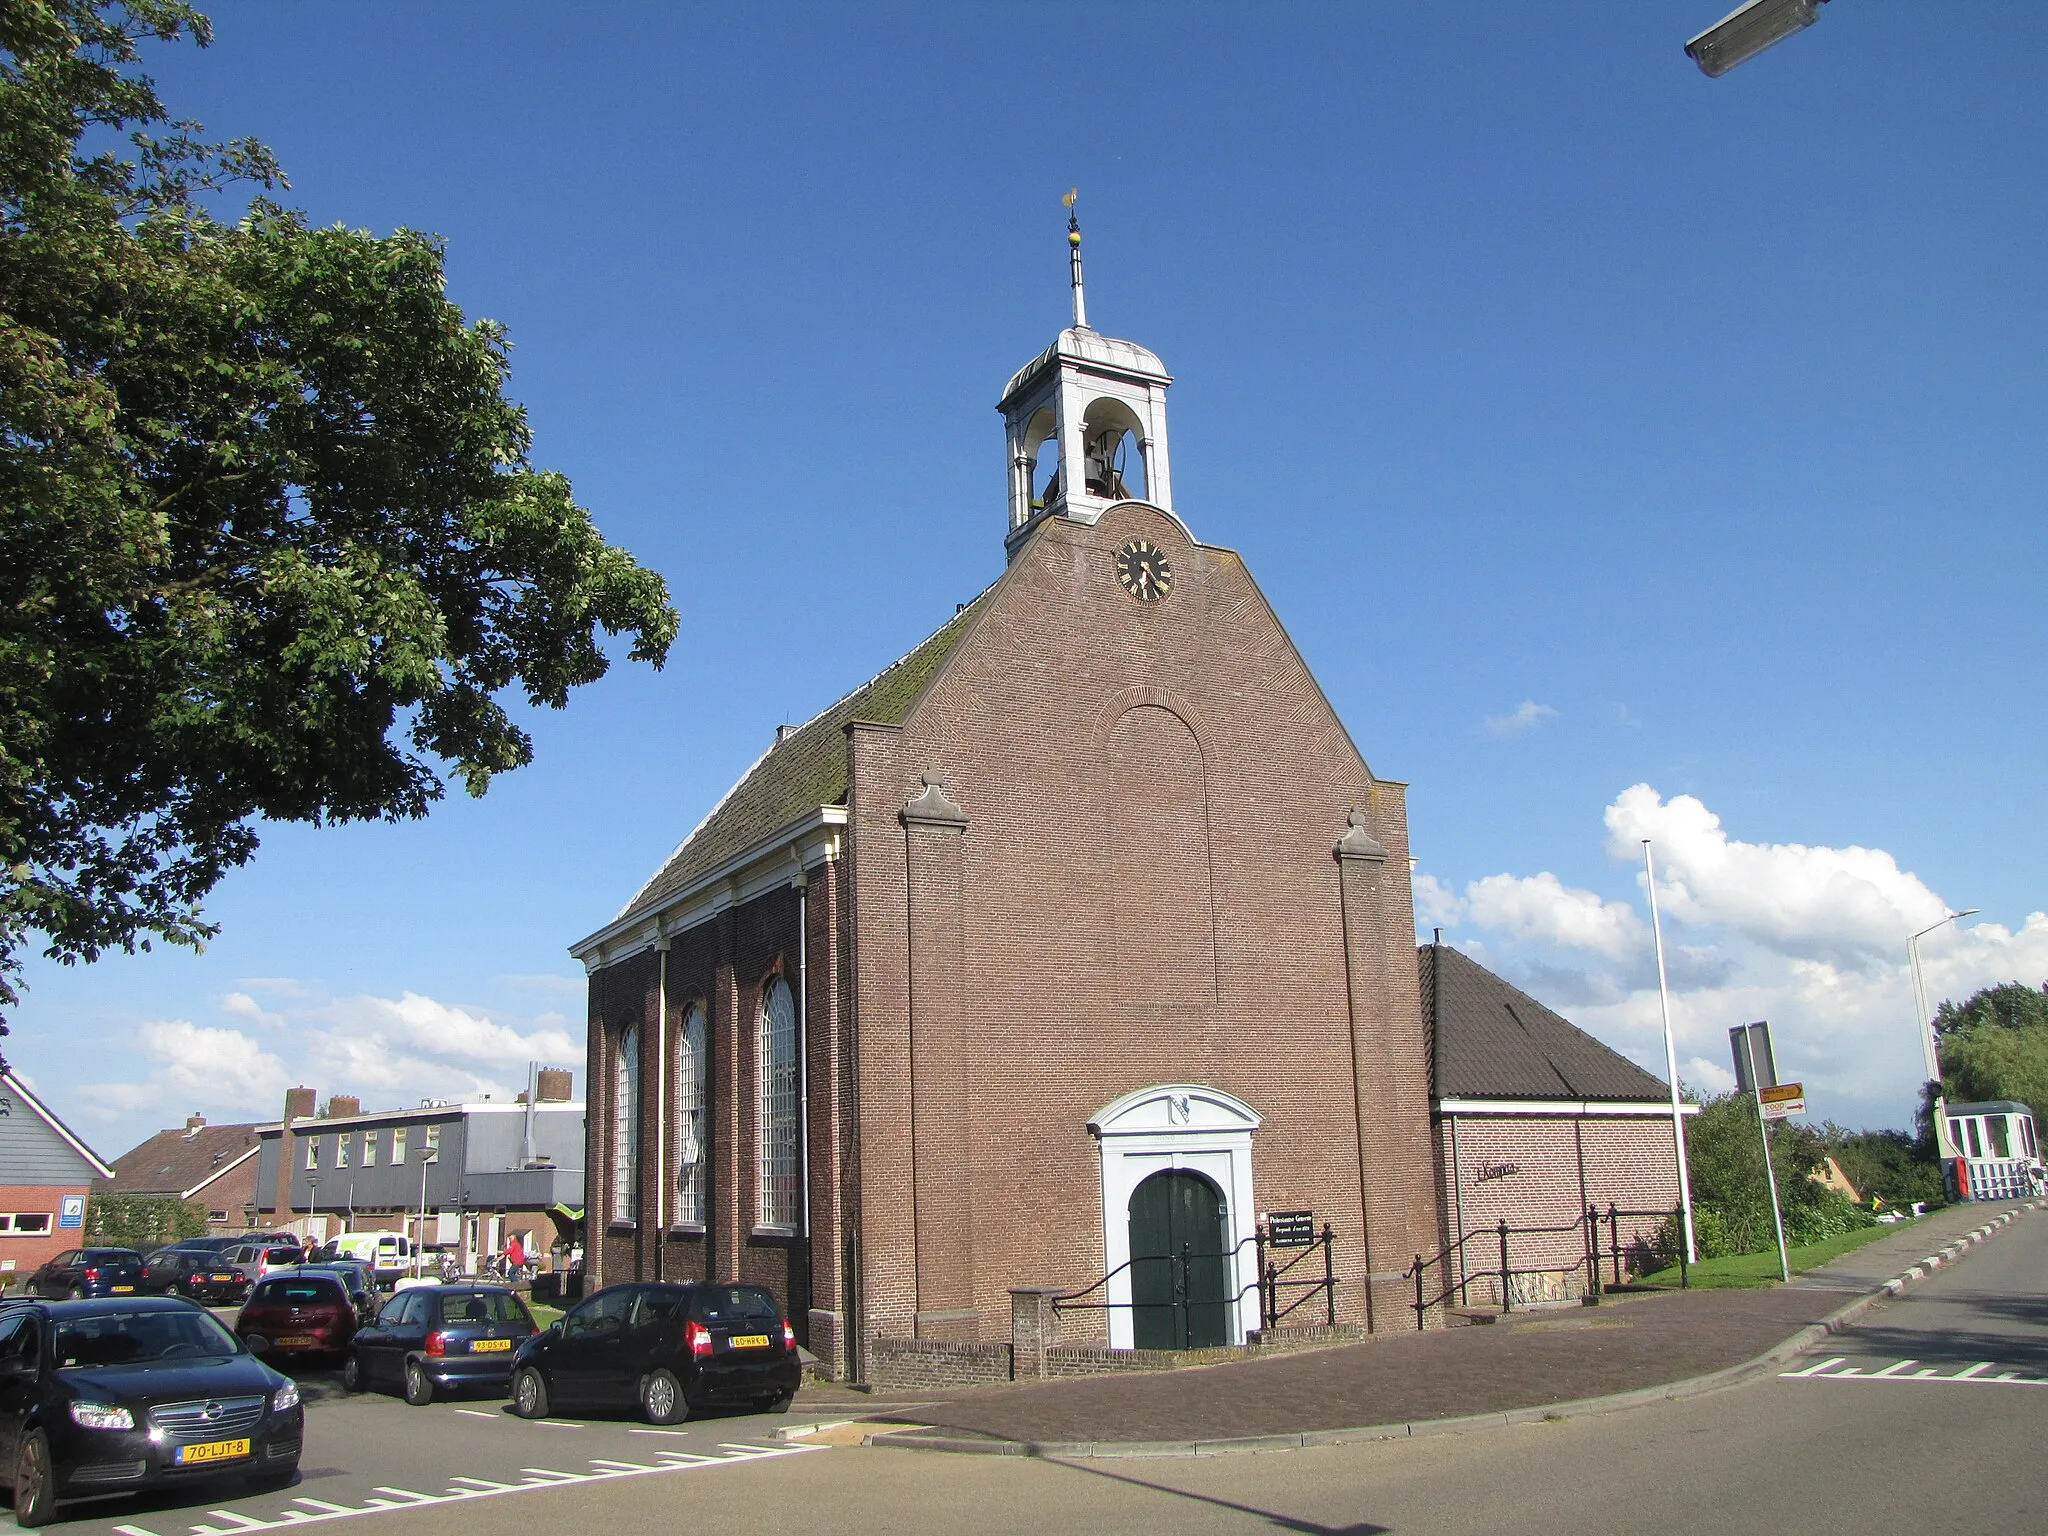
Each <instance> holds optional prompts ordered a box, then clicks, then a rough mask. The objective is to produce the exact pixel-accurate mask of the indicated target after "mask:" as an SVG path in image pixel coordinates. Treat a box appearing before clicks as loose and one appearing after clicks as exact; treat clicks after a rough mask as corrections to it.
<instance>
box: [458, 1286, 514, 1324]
mask: <svg viewBox="0 0 2048 1536" xmlns="http://www.w3.org/2000/svg"><path fill="white" fill-rule="evenodd" d="M441 1321H442V1322H444V1323H446V1324H448V1325H449V1326H450V1327H452V1328H460V1327H462V1326H463V1325H464V1324H479V1323H523V1322H526V1321H527V1316H526V1309H525V1308H524V1307H522V1306H520V1305H519V1298H518V1297H516V1296H513V1295H510V1294H509V1293H507V1292H505V1291H472V1292H470V1293H469V1294H468V1295H463V1294H461V1293H460V1292H458V1293H456V1294H455V1295H452V1296H443V1297H442V1298H441Z"/></svg>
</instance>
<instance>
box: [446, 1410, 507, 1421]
mask: <svg viewBox="0 0 2048 1536" xmlns="http://www.w3.org/2000/svg"><path fill="white" fill-rule="evenodd" d="M455 1411H456V1412H457V1413H463V1414H467V1415H469V1417H470V1418H472V1419H502V1418H503V1417H505V1415H503V1414H502V1413H485V1412H484V1411H483V1410H482V1409H481V1408H458V1409H456V1410H455Z"/></svg>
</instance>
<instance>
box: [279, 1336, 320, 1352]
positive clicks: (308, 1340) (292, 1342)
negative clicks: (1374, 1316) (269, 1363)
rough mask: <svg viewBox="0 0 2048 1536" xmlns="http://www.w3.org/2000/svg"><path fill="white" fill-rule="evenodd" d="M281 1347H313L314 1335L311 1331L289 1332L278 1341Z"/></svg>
mask: <svg viewBox="0 0 2048 1536" xmlns="http://www.w3.org/2000/svg"><path fill="white" fill-rule="evenodd" d="M277 1344H278V1348H280V1349H311V1348H312V1347H313V1335H311V1334H310V1333H288V1334H286V1335H285V1336H284V1337H283V1338H281V1339H279V1340H278V1341H277Z"/></svg>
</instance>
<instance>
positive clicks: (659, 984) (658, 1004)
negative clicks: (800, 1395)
mask: <svg viewBox="0 0 2048 1536" xmlns="http://www.w3.org/2000/svg"><path fill="white" fill-rule="evenodd" d="M654 947H655V949H656V950H657V951H658V952H659V953H660V955H661V970H660V974H659V977H658V978H657V979H656V981H655V983H654V1278H655V1279H657V1280H659V1279H660V1278H661V1250H662V1249H663V1248H664V1247H666V1246H667V1232H668V1226H667V1222H666V1221H665V1220H664V1218H665V1217H666V1216H667V1214H668V1202H667V1200H666V1198H665V1197H666V1196H667V1194H668V935H667V934H665V933H664V934H661V935H660V937H658V938H657V939H655V941H654ZM640 1140H641V1143H642V1144H643V1145H644V1144H645V1143H646V1141H647V1137H646V1135H645V1133H644V1132H643V1133H642V1135H641V1137H640Z"/></svg>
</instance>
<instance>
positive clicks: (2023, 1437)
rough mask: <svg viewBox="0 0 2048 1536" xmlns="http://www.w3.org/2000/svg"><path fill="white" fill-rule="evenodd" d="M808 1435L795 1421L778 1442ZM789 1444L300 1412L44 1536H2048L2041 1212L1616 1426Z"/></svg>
mask: <svg viewBox="0 0 2048 1536" xmlns="http://www.w3.org/2000/svg"><path fill="white" fill-rule="evenodd" d="M316 1385H317V1383H316ZM804 1417H805V1415H804V1414H803V1412H802V1410H801V1407H800V1408H799V1410H798V1411H797V1413H796V1415H795V1416H794V1419H795V1421H796V1422H801V1421H802V1419H803V1418H804ZM788 1422H791V1421H790V1420H782V1419H775V1418H766V1417H749V1418H732V1419H718V1420H712V1421H709V1422H705V1423H689V1424H685V1425H683V1426H681V1427H680V1428H681V1431H682V1432H681V1433H680V1434H677V1433H674V1432H669V1433H667V1434H663V1435H653V1434H649V1433H647V1432H645V1430H644V1427H643V1426H639V1425H637V1424H633V1423H631V1422H628V1421H624V1420H621V1421H617V1422H597V1421H592V1420H588V1419H578V1420H571V1421H567V1423H568V1424H574V1425H577V1426H579V1427H576V1428H569V1427H566V1424H565V1425H562V1426H550V1425H547V1424H529V1423H526V1422H524V1421H522V1420H518V1419H514V1418H512V1417H511V1416H510V1415H509V1414H506V1413H505V1412H504V1411H503V1409H502V1405H500V1404H497V1403H460V1404H452V1405H450V1404H436V1405H434V1406H433V1407H430V1408H426V1409H412V1408H408V1407H406V1406H405V1405H404V1404H403V1403H402V1402H399V1401H398V1400H396V1399H394V1398H386V1397H376V1398H353V1399H343V1398H340V1397H339V1394H338V1393H336V1394H334V1395H333V1396H327V1397H323V1398H322V1399H321V1400H320V1401H317V1402H315V1403H314V1404H313V1405H312V1409H311V1414H310V1418H309V1424H308V1430H307V1461H306V1463H305V1466H306V1472H305V1476H304V1478H303V1479H302V1481H301V1483H300V1484H299V1485H297V1486H295V1487H292V1488H289V1489H286V1490H284V1491H283V1492H281V1493H277V1494H272V1495H269V1496H266V1497H245V1496H241V1495H239V1493H237V1492H236V1491H234V1490H232V1489H229V1490H227V1491H226V1492H225V1493H224V1494H223V1497H222V1498H221V1499H220V1500H218V1501H201V1502H199V1503H193V1502H190V1501H189V1500H187V1501H180V1502H179V1503H177V1504H170V1503H160V1504H157V1505H154V1506H143V1505H141V1504H139V1503H138V1502H135V1501H129V1502H126V1503H123V1504H111V1503H110V1504H105V1505H99V1506H76V1507H74V1508H73V1510H72V1512H71V1513H70V1515H69V1517H68V1518H67V1520H66V1522H65V1526H64V1528H65V1529H67V1530H80V1529H83V1530H91V1531H92V1532H94V1533H95V1536H97V1533H99V1532H102V1531H104V1532H116V1533H120V1536H145V1533H147V1536H234V1533H237V1532H240V1531H244V1530H270V1529H276V1528H278V1527H280V1526H282V1525H287V1524H290V1525H298V1524H309V1523H325V1522H329V1521H337V1520H346V1521H350V1522H357V1521H364V1522H368V1524H369V1525H370V1526H374V1527H376V1528H377V1533H378V1536H414V1533H421V1536H424V1533H429V1532H431V1533H433V1536H443V1533H450V1536H456V1533H459V1536H469V1533H472V1532H474V1533H476V1536H486V1533H488V1532H494V1531H498V1530H502V1529H504V1528H505V1527H506V1526H507V1525H508V1524H509V1525H516V1526H517V1527H520V1528H522V1529H541V1530H546V1529H549V1528H559V1529H568V1530H582V1529H587V1528H590V1527H598V1528H600V1529H602V1530H603V1531H604V1532H605V1536H657V1533H659V1536H672V1533H673V1531H674V1529H675V1528H676V1527H677V1526H678V1525H687V1526H689V1527H690V1528H693V1529H699V1530H715V1531H721V1532H723V1531H733V1532H748V1531H764V1532H768V1531H772V1532H819V1533H826V1532H832V1533H846V1532H881V1533H888V1536H902V1533H904V1532H914V1531H973V1532H974V1533H975V1536H999V1533H1003V1532H1010V1531H1016V1532H1031V1533H1035V1536H1036V1533H1043V1536H1060V1533H1067V1532H1072V1533H1076V1536H1079V1533H1084V1532H1085V1533H1087V1536H1098V1533H1100V1532H1103V1531H1105V1530H1112V1531H1114V1530H1137V1529H1153V1530H1167V1531H1177V1532H1178V1531H1186V1532H1212V1531H1213V1532H1240V1531H1274V1530H1280V1531H1298V1532H1311V1533H1365V1532H1381V1531H1392V1532H1400V1533H1402V1536H1434V1533H1465V1532H1486V1533H1513V1536H1521V1533H1532V1536H1541V1533H1550V1532H1556V1533H1558V1536H1567V1533H1569V1536H1585V1533H1586V1532H1588V1531H1605V1530H1630V1529H1646V1530H1655V1531H1657V1532H1659V1536H1664V1533H1679V1536H1684V1533H1693V1532H1698V1533H1707V1532H1714V1533H1742V1532H1770V1533H1780V1532H1800V1533H1805V1532H1814V1533H1829V1532H1844V1533H1854V1536H1885V1533H1890V1532H1895V1531H1896V1532H1908V1531H1910V1532H1914V1533H1916V1536H1917V1533H1922V1532H1942V1531H1958V1532H1969V1533H1970V1536H1985V1533H1989V1532H1998V1533H2005V1532H2014V1533H2017V1532H2031V1531H2036V1530H2041V1529H2043V1528H2048V1514H2044V1511H2048V1471H2044V1457H2043V1450H2044V1446H2048V1214H2040V1215H2036V1216H2033V1217H2030V1218H2027V1219H2023V1220H2021V1221H2019V1222H2016V1223H2015V1224H2014V1225H2013V1226H2012V1227H2010V1228H2007V1229H2005V1230H2004V1231H2003V1232H2001V1233H2000V1234H1998V1235H1997V1236H1995V1237H1993V1238H1992V1239H1991V1240H1990V1241H1988V1242H1986V1243H1984V1244H1983V1245H1981V1246H1980V1247H1978V1248H1977V1249H1975V1250H1973V1251H1972V1253H1971V1256H1970V1257H1969V1258H1967V1259H1966V1260H1964V1261H1963V1262H1962V1263H1960V1264H1958V1265H1956V1266H1955V1267H1953V1268H1950V1269H1945V1270H1942V1271H1940V1272H1938V1273H1936V1274H1935V1275H1934V1276H1932V1277H1930V1278H1929V1279H1928V1280H1926V1281H1924V1282H1922V1283H1921V1284H1920V1285H1918V1286H1916V1287H1915V1288H1914V1289H1912V1290H1911V1291H1909V1292H1907V1293H1906V1294H1905V1295H1904V1296H1903V1297H1901V1298H1900V1299H1899V1300H1897V1301H1894V1302H1892V1303H1890V1304H1889V1305H1887V1306H1885V1307H1882V1308H1880V1309H1878V1310H1876V1311H1874V1312H1872V1313H1870V1314H1869V1315H1868V1317H1867V1319H1866V1322H1865V1325H1864V1326H1863V1327H1861V1328H1858V1329H1856V1330H1854V1331H1853V1332H1851V1333H1848V1334H1845V1335H1842V1336H1840V1337H1838V1338H1837V1339H1836V1340H1834V1341H1832V1342H1831V1344H1830V1346H1829V1347H1827V1348H1825V1349H1823V1350H1820V1351H1816V1352H1815V1353H1813V1354H1811V1355H1808V1356H1806V1357H1804V1358H1802V1359H1800V1360H1797V1361H1795V1362H1793V1363H1792V1365H1791V1366H1789V1367H1787V1368H1786V1369H1785V1370H1784V1371H1783V1372H1782V1373H1781V1374H1777V1375H1773V1376H1769V1377H1765V1378H1761V1379H1755V1380H1752V1381H1750V1382H1747V1383H1745V1384H1743V1385H1741V1386H1737V1387H1732V1388H1729V1389H1726V1390H1724V1391H1720V1392H1716V1393H1712V1394H1709V1395H1705V1396H1701V1397H1696V1398H1690V1399H1687V1400H1684V1401H1682V1402H1675V1403H1663V1404H1658V1405H1655V1406H1651V1407H1645V1408H1636V1409H1631V1410H1627V1411H1625V1412H1618V1413H1610V1414H1604V1415H1597V1416H1593V1417H1587V1418H1577V1419H1569V1420H1563V1421H1558V1422H1551V1423H1535V1424H1526V1425H1519V1426H1515V1427H1512V1428H1495V1429H1486V1430H1480V1431H1475V1432H1471V1433H1463V1434H1439V1435H1434V1436H1426V1437H1422V1438H1418V1439H1413V1440H1402V1441H1386V1442H1380V1443H1375V1444H1364V1445H1348V1446H1330V1447H1318V1448H1313V1449H1308V1450H1299V1451H1285V1452H1273V1453H1267V1454H1260V1455H1238V1456H1219V1457H1215V1458H1213V1459H1212V1458H1200V1459H1188V1460H1124V1461H1092V1462H1052V1461H1035V1460H1026V1459H1021V1458H1011V1457H993V1456H958V1455H946V1454H940V1453H933V1452H912V1451H902V1450H884V1449H871V1448H858V1447H855V1448H844V1449H808V1450H807V1449H791V1448H786V1447H783V1446H781V1445H780V1444H779V1443H778V1442H777V1441H776V1440H775V1439H774V1436H773V1432H774V1430H775V1429H777V1428H779V1427H782V1426H783V1425H784V1424H786V1423H788ZM555 1483H561V1484H564V1485H566V1486H562V1487H554V1486H551V1485H552V1484H555ZM337 1536H339V1533H337ZM361 1536H373V1533H372V1532H371V1531H370V1530H369V1529H368V1528H364V1529H362V1531H361Z"/></svg>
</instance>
